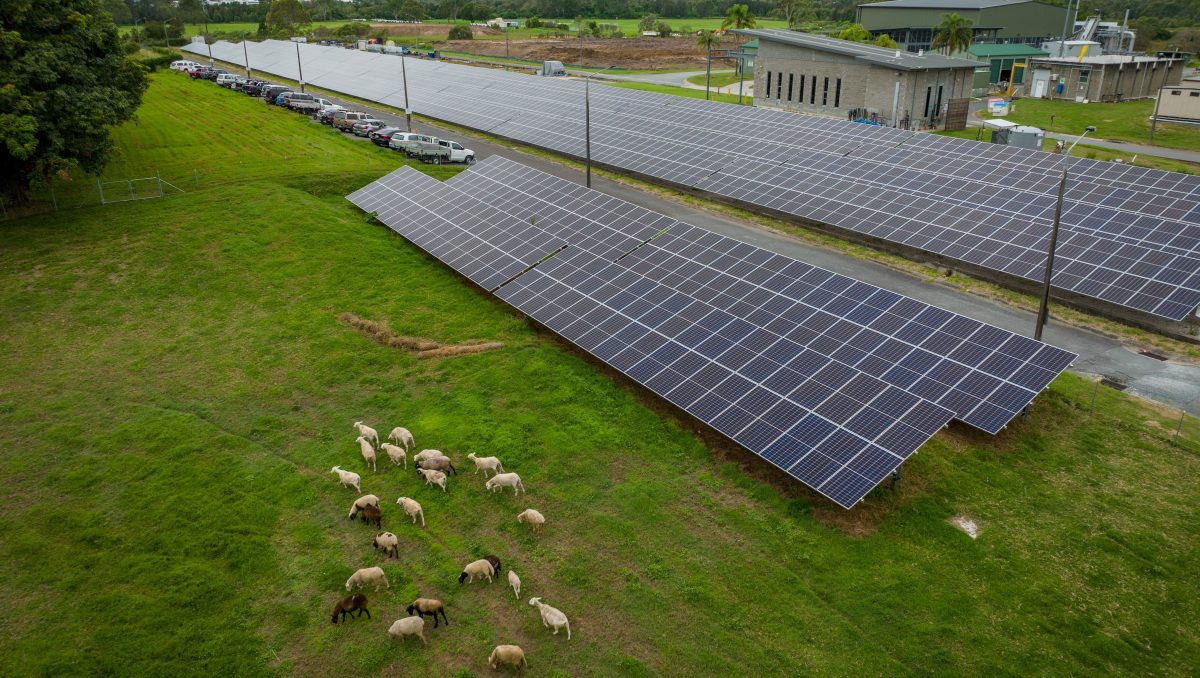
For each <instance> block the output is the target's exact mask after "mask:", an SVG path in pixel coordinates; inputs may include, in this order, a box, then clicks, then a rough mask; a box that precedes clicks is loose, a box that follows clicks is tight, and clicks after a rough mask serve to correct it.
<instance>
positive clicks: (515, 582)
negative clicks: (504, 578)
mask: <svg viewBox="0 0 1200 678" xmlns="http://www.w3.org/2000/svg"><path fill="white" fill-rule="evenodd" d="M508 585H509V586H511V587H512V590H513V595H514V596H516V597H517V600H520V599H521V578H520V577H518V576H517V573H516V572H513V571H512V570H509V571H508Z"/></svg>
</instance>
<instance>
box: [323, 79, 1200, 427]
mask: <svg viewBox="0 0 1200 678" xmlns="http://www.w3.org/2000/svg"><path fill="white" fill-rule="evenodd" d="M330 98H332V99H333V100H334V101H337V102H338V103H341V104H342V105H345V106H350V107H352V108H354V109H356V110H358V109H363V107H362V106H361V105H358V104H349V103H347V102H344V101H339V100H338V99H336V98H333V97H330ZM366 110H367V111H368V112H370V113H372V114H374V115H375V116H376V117H378V118H379V119H381V120H385V121H388V122H390V123H392V124H395V125H397V126H400V127H403V125H404V117H403V116H397V115H394V114H392V113H387V112H384V111H380V110H378V109H373V108H366ZM414 127H415V128H419V129H420V130H421V131H423V132H431V133H433V134H435V135H437V136H438V137H442V138H446V139H451V140H454V141H458V142H459V143H461V144H463V145H464V146H467V147H468V148H471V149H473V150H474V151H475V153H476V156H477V157H478V159H480V160H482V159H484V158H486V157H488V156H490V155H492V154H499V155H502V156H505V157H508V158H512V159H513V160H516V161H518V162H521V163H524V164H526V165H529V166H531V167H536V168H537V169H540V170H542V171H544V172H547V173H549V174H553V175H555V176H558V177H562V178H564V179H569V180H571V181H578V182H579V183H583V174H582V172H580V171H578V170H575V169H573V168H570V167H565V166H563V165H561V164H559V163H557V162H553V161H551V160H547V159H544V158H541V157H539V156H535V155H530V154H528V153H524V152H522V151H519V150H516V149H514V148H511V147H509V146H507V145H505V144H503V143H496V142H493V141H489V140H485V139H482V138H480V137H476V136H473V135H469V134H460V133H457V132H451V131H448V130H445V129H442V128H439V127H438V126H437V125H434V124H429V123H423V122H421V123H414ZM592 188H594V189H596V190H599V191H603V192H604V193H607V194H609V195H612V196H614V197H616V198H620V199H622V200H626V201H628V202H631V203H634V204H637V205H640V206H642V207H645V208H647V209H651V210H654V211H656V212H662V213H664V214H669V215H671V216H672V217H675V218H677V219H679V220H681V221H684V222H686V223H689V224H693V225H695V226H699V227H702V228H707V229H709V230H712V231H715V232H717V233H721V234H723V235H727V236H730V237H733V238H736V239H738V240H741V241H743V242H747V243H750V244H753V245H757V246H759V247H762V248H765V249H768V250H771V251H773V252H777V253H779V254H784V255H787V256H790V257H793V258H796V259H799V260H801V261H804V262H807V263H810V264H813V265H814V266H820V267H822V268H825V269H828V270H831V271H837V272H839V273H842V274H844V275H847V276H850V277H852V278H856V279H858V280H862V281H863V282H868V283H871V284H872V285H877V286H879V287H883V288H885V289H889V290H893V291H896V292H899V293H901V294H905V295H908V296H910V297H913V298H914V299H919V300H921V301H924V302H926V303H929V304H933V305H936V306H940V307H942V308H945V309H947V310H950V311H953V312H955V313H960V314H962V315H965V316H969V317H971V318H975V319H977V320H980V321H983V322H987V323H991V324H993V325H997V326H999V327H1003V328H1005V329H1008V330H1010V331H1013V332H1017V333H1019V334H1025V335H1032V332H1033V324H1034V315H1033V314H1032V313H1029V312H1026V311H1022V310H1017V309H1013V308H1011V307H1009V306H1006V305H1003V304H1000V303H998V302H995V301H992V300H989V299H985V298H982V297H978V296H975V295H972V294H967V293H963V292H960V291H959V290H957V289H954V288H951V287H949V286H946V285H942V284H939V283H938V282H936V281H928V280H924V279H919V278H915V277H913V276H911V275H909V274H907V273H905V272H902V271H897V270H895V269H892V268H889V267H887V266H884V265H883V264H879V263H875V262H871V261H866V260H862V259H858V258H856V257H853V256H850V255H848V254H844V253H842V252H840V251H837V250H831V249H826V248H823V247H819V246H817V245H813V244H810V243H807V242H804V241H801V240H799V239H798V238H795V237H792V236H789V235H787V234H784V233H781V232H778V231H774V230H770V229H766V228H763V227H761V226H759V225H757V224H754V223H751V222H747V221H742V220H739V219H734V218H732V217H729V216H726V215H724V214H720V213H717V212H712V211H708V210H705V209H702V208H699V207H696V206H694V205H690V204H684V203H680V202H676V201H675V200H673V199H671V198H668V197H665V196H662V195H658V194H656V193H651V192H649V191H645V190H642V189H640V188H637V187H634V186H629V185H627V184H623V183H620V182H616V181H610V180H608V179H605V178H602V177H599V176H593V177H592ZM1051 312H1052V313H1053V308H1052V309H1051ZM1043 338H1044V339H1045V340H1046V341H1047V342H1048V343H1051V344H1053V345H1055V346H1059V347H1061V348H1064V349H1067V350H1069V351H1073V352H1075V353H1078V354H1079V359H1078V360H1077V361H1076V363H1075V365H1074V367H1073V368H1072V371H1073V372H1076V373H1079V374H1083V375H1087V376H1093V377H1097V376H1107V377H1109V378H1111V379H1114V380H1116V381H1119V382H1122V383H1125V384H1128V385H1129V389H1128V392H1131V393H1134V394H1137V395H1139V396H1141V397H1144V398H1148V399H1150V400H1155V401H1158V402H1160V403H1163V404H1166V405H1170V406H1172V407H1177V408H1181V409H1186V410H1187V411H1188V412H1190V413H1192V414H1194V415H1197V416H1200V365H1192V364H1183V363H1174V362H1163V361H1159V360H1156V359H1154V358H1150V357H1147V356H1144V355H1141V354H1139V353H1138V352H1137V351H1136V350H1134V349H1131V348H1128V347H1125V346H1123V345H1122V344H1121V343H1120V342H1119V341H1117V340H1115V339H1112V338H1110V337H1107V336H1103V335H1101V334H1098V333H1095V332H1092V331H1089V330H1086V329H1081V328H1077V327H1072V326H1065V325H1059V324H1056V323H1054V322H1053V320H1051V323H1050V324H1049V325H1048V326H1047V327H1046V329H1045V332H1044V334H1043ZM1034 411H1035V416H1036V407H1035V410H1034Z"/></svg>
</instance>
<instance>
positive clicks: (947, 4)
mask: <svg viewBox="0 0 1200 678" xmlns="http://www.w3.org/2000/svg"><path fill="white" fill-rule="evenodd" d="M1027 2H1037V0H887V2H868V3H863V4H861V5H859V7H896V8H905V9H987V8H989V7H1004V6H1006V5H1021V4H1024V3H1027ZM1041 4H1046V3H1041Z"/></svg>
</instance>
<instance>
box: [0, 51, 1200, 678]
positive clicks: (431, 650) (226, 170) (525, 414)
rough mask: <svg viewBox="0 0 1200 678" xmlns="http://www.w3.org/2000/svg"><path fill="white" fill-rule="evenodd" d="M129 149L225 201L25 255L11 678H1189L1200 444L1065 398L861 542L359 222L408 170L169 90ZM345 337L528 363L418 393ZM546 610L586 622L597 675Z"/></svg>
mask: <svg viewBox="0 0 1200 678" xmlns="http://www.w3.org/2000/svg"><path fill="white" fill-rule="evenodd" d="M115 141H116V143H117V146H118V147H119V148H120V149H122V151H121V152H122V157H121V160H119V161H118V163H116V164H115V165H114V166H113V167H112V168H111V169H110V171H109V176H116V177H119V176H123V175H124V173H133V174H146V173H152V172H153V171H154V170H156V169H159V168H164V167H170V168H176V170H177V171H179V172H181V173H185V172H186V166H185V165H184V163H187V162H191V163H193V165H194V166H195V167H198V168H207V170H206V171H208V172H210V173H212V175H213V176H219V177H225V178H226V179H227V181H225V183H220V184H216V183H210V184H208V186H209V187H208V188H205V187H204V186H205V185H206V184H205V183H204V182H203V181H201V184H200V186H201V187H200V188H199V190H189V191H188V193H187V194H186V195H179V196H174V197H167V198H164V199H156V200H149V201H145V202H141V203H135V204H127V205H113V206H106V207H102V208H101V207H97V208H86V209H80V210H64V211H62V212H59V213H56V214H50V215H45V216H40V217H34V218H27V219H20V220H13V221H7V222H3V223H0V230H2V232H3V239H4V247H2V248H0V323H3V327H4V328H5V329H4V332H2V333H0V446H2V447H3V449H4V450H5V453H4V454H3V455H0V483H3V485H4V487H5V488H6V492H5V493H4V495H3V496H2V497H0V594H3V595H4V597H5V599H6V600H7V601H8V602H9V603H10V605H9V609H8V612H7V613H5V614H4V615H3V616H0V656H2V657H4V669H5V671H4V673H5V675H13V676H27V675H80V674H100V675H136V676H180V675H196V676H213V675H238V676H241V675H280V676H282V675H336V676H339V677H340V676H346V677H352V676H379V675H405V676H408V675H418V676H436V677H439V678H440V677H443V676H486V675H499V674H494V672H492V671H490V670H489V669H488V668H487V665H486V658H487V655H488V652H489V651H490V650H491V648H492V647H493V646H494V645H496V644H497V643H513V642H515V643H517V644H519V645H521V646H522V647H524V649H525V650H526V652H527V655H528V658H529V664H530V669H529V674H530V675H535V676H540V675H546V676H650V675H662V676H705V677H706V676H734V675H738V676H741V675H745V676H776V675H789V676H790V675H854V676H857V675H872V676H875V675H886V676H907V675H1022V676H1023V675H1138V676H1141V675H1171V676H1176V675H1177V676H1185V675H1191V674H1193V673H1194V672H1195V667H1196V666H1198V665H1200V627H1198V626H1197V624H1196V623H1195V610H1196V609H1197V607H1198V606H1200V590H1198V589H1197V587H1196V586H1195V573H1196V572H1197V570H1198V569H1200V551H1198V549H1197V544H1198V543H1200V521H1198V520H1197V506H1198V504H1200V490H1198V489H1197V486H1196V482H1195V479H1196V478H1197V477H1198V476H1200V449H1197V448H1196V447H1195V445H1194V443H1192V442H1189V441H1196V440H1198V439H1200V423H1198V422H1197V421H1196V420H1194V419H1191V418H1189V419H1187V420H1186V422H1185V425H1184V433H1185V439H1184V444H1183V445H1181V446H1174V445H1172V443H1171V434H1172V432H1173V431H1174V428H1175V425H1176V423H1177V421H1178V414H1177V413H1174V412H1171V411H1165V410H1160V409H1158V408H1154V407H1148V406H1146V405H1144V404H1142V403H1140V402H1139V401H1136V400H1134V399H1132V398H1130V397H1128V396H1126V395H1124V394H1121V393H1119V392H1116V391H1113V390H1110V389H1108V388H1100V389H1099V390H1098V391H1097V390H1095V387H1094V385H1093V384H1092V383H1091V382H1089V381H1086V380H1084V379H1082V378H1080V377H1077V376H1073V375H1070V374H1068V375H1065V376H1063V377H1062V378H1060V379H1058V380H1057V381H1055V383H1054V384H1053V385H1052V386H1051V387H1050V389H1048V390H1047V391H1046V392H1045V393H1043V394H1042V395H1041V396H1039V398H1038V399H1037V401H1035V403H1034V405H1033V409H1032V416H1031V417H1030V418H1029V419H1028V420H1021V419H1018V420H1016V421H1014V422H1013V424H1012V425H1011V426H1010V427H1009V428H1007V429H1006V430H1005V431H1004V432H1003V433H1002V434H1001V435H999V436H997V437H994V438H993V437H991V436H986V435H982V434H979V433H976V432H974V431H971V430H967V429H966V428H964V427H961V426H951V427H950V428H949V429H947V430H946V431H944V432H942V433H940V434H939V435H938V436H936V437H935V438H934V439H933V440H932V441H930V442H929V443H928V444H926V445H925V446H924V447H923V448H922V450H921V453H920V454H918V455H917V456H915V457H914V458H913V459H912V460H910V461H909V462H908V463H907V464H906V465H905V468H904V478H903V481H902V483H901V484H900V486H899V488H898V489H891V488H889V487H886V486H885V487H880V488H878V489H876V490H875V491H874V492H872V493H871V495H870V496H869V497H868V498H867V500H866V501H865V503H864V504H862V505H861V506H859V507H858V508H856V509H855V510H854V511H851V512H844V511H842V510H841V509H837V508H835V507H832V506H831V505H830V504H829V503H828V502H827V501H825V500H822V499H820V498H818V497H816V496H814V495H813V494H812V493H810V492H808V491H806V490H804V489H803V488H801V487H800V486H798V485H797V484H795V483H791V482H780V481H778V479H777V478H775V477H774V476H771V475H770V474H767V473H764V472H763V470H762V466H763V465H762V464H761V463H760V462H756V461H751V460H748V458H747V455H745V454H744V453H739V452H738V451H737V450H735V449H732V448H731V447H730V446H728V445H727V444H726V443H724V442H722V441H721V440H719V439H717V438H716V437H713V436H710V435H708V434H703V433H702V432H701V434H697V433H696V432H693V430H692V429H691V428H690V426H689V425H687V424H686V423H685V422H682V421H680V420H679V419H677V418H676V417H675V416H674V415H672V414H671V412H670V411H668V408H666V407H664V406H663V405H662V404H661V403H660V402H658V401H657V400H655V399H653V398H651V397H649V396H647V395H645V394H644V393H643V392H642V391H640V390H639V389H637V388H635V387H633V386H631V385H629V384H628V383H627V382H625V380H623V379H621V378H617V377H614V376H613V375H612V374H610V373H606V372H604V371H602V370H600V369H598V368H597V367H596V366H595V365H594V364H593V363H592V362H590V361H589V360H586V359H585V358H584V357H583V356H581V355H579V354H578V353H577V352H575V351H572V350H569V349H568V348H567V347H566V345H565V344H564V343H563V342H561V341H559V340H557V339H555V338H554V337H553V336H551V335H550V334H548V333H546V332H544V331H540V330H538V329H536V328H535V327H533V326H532V325H531V324H530V323H529V322H527V321H526V320H525V319H524V318H523V317H522V316H520V315H519V314H517V313H515V312H513V311H512V310H510V309H509V308H508V307H507V306H505V305H504V304H502V303H498V302H497V301H495V300H494V299H492V298H491V297H489V296H488V295H486V294H484V293H482V292H480V291H478V290H476V289H475V288H473V287H472V286H471V285H470V284H469V283H467V282H466V281H464V280H463V279H462V278H461V277H459V276H458V275H456V274H455V273H453V272H451V271H450V270H449V269H448V268H447V267H445V266H444V265H442V264H441V263H439V262H437V261H435V260H434V259H432V258H431V257H429V256H427V255H425V254H424V253H422V252H421V251H420V250H418V249H417V248H416V247H414V246H412V245H410V244H409V243H407V242H406V241H405V240H403V239H402V238H400V237H398V236H396V235H394V234H393V233H391V232H390V231H389V230H388V229H386V228H384V227H382V226H380V225H379V224H377V223H374V222H372V221H371V220H370V219H369V218H367V217H366V216H365V215H364V214H362V212H361V211H359V210H358V209H356V208H354V207H353V206H352V205H350V204H349V203H348V202H347V201H346V200H345V199H344V197H343V196H344V195H345V193H347V192H349V191H350V190H353V189H355V188H358V187H360V186H362V185H363V184H365V183H367V182H368V181H370V180H372V179H374V178H376V177H378V176H379V175H380V174H382V173H383V172H384V171H386V170H387V169H390V168H391V167H394V166H396V165H397V164H398V163H400V162H401V160H400V159H399V156H398V155H397V154H395V153H389V152H387V151H383V150H379V149H374V148H372V147H370V146H369V145H368V144H366V143H361V142H353V141H350V140H348V139H345V138H342V136H341V135H339V134H337V133H334V132H331V131H329V130H328V129H325V128H322V127H319V126H316V125H313V124H312V123H309V122H307V121H306V120H305V119H304V118H303V117H300V116H296V115H293V114H290V113H287V112H285V111H282V110H279V109H272V108H268V107H267V106H265V105H264V104H262V102H260V101H256V100H253V99H249V98H247V97H244V96H243V95H240V94H237V93H234V92H229V91H226V90H222V89H219V88H217V87H216V86H214V85H212V84H211V83H207V82H200V81H190V80H187V79H186V78H184V77H181V76H178V75H176V74H172V73H159V74H156V75H154V76H152V84H151V88H150V91H149V92H148V94H147V96H146V100H145V103H144V105H143V107H142V109H141V111H140V112H139V116H138V119H137V120H135V121H132V122H130V123H128V124H125V125H123V126H121V127H120V128H119V129H118V130H117V131H116V133H115ZM292 153H295V154H296V155H294V156H293V155H291V154H292ZM254 155H258V156H262V157H263V162H262V164H261V165H260V166H256V169H255V171H254V174H253V176H249V177H247V178H245V179H243V180H238V179H237V177H238V176H239V175H238V173H239V171H241V169H242V167H241V163H243V162H245V161H246V158H247V157H248V156H254ZM297 158H303V159H304V160H302V161H300V162H301V163H302V169H303V171H297V165H296V164H295V163H296V162H297V160H296V159H297ZM285 160H287V161H286V162H285ZM326 162H327V163H328V166H329V167H331V168H333V171H322V170H321V166H322V165H323V164H324V163H326ZM304 163H308V164H304ZM422 169H424V170H427V171H432V172H433V173H434V174H435V175H436V176H438V177H443V178H444V177H446V176H449V174H450V173H453V172H454V171H457V170H456V169H454V168H431V167H422ZM343 311H352V312H354V313H356V314H358V315H360V316H363V317H367V318H371V319H375V320H380V321H386V322H388V323H389V324H390V325H391V327H392V328H393V329H394V330H395V331H396V332H397V333H400V334H406V335H412V336H421V337H429V338H432V339H436V340H440V341H445V342H460V341H467V340H478V339H487V340H494V341H500V342H502V343H504V348H502V349H500V350H497V351H491V352H487V353H481V354H477V355H472V356H463V357H458V358H452V359H441V360H423V359H419V358H417V357H415V356H413V355H412V354H411V353H408V352H406V351H403V350H399V349H394V348H388V347H383V346H380V345H378V344H376V343H374V342H372V341H370V340H368V339H366V338H365V337H363V336H361V335H360V334H358V333H357V332H355V331H352V330H350V329H348V328H346V327H345V326H344V325H342V324H340V323H339V322H338V321H337V319H336V315H337V314H338V313H341V312H343ZM1093 397H1095V411H1094V413H1093V412H1092V411H1091V410H1092V403H1093ZM359 419H364V420H366V421H368V422H370V423H373V424H375V425H377V426H378V427H379V428H381V429H382V430H383V431H385V432H386V431H387V430H388V428H389V427H391V426H395V425H400V424H402V425H405V426H408V427H409V428H411V429H412V430H413V432H414V433H415V435H416V442H417V446H418V448H424V447H437V448H439V449H442V450H443V451H446V452H448V453H449V454H451V455H452V456H454V457H455V459H456V462H458V463H459V464H460V465H459V469H460V475H457V476H452V477H451V478H450V481H449V491H448V492H446V493H442V492H440V491H437V490H434V489H431V488H429V487H426V486H424V485H422V484H421V483H419V482H418V480H417V478H416V476H415V474H414V473H413V471H412V469H411V467H410V468H409V469H408V470H401V469H395V468H385V466H387V463H386V462H385V463H383V464H381V465H380V470H379V472H378V473H371V472H370V471H369V470H367V469H365V468H364V465H363V462H362V460H361V458H360V457H359V452H358V448H357V446H356V445H355V443H354V435H353V431H352V429H351V426H350V425H351V423H352V422H353V421H356V420H359ZM468 452H478V453H487V454H496V455H497V456H499V457H501V458H502V459H503V461H504V463H505V467H506V468H507V469H508V470H512V471H517V472H519V473H520V474H521V475H522V477H523V478H524V481H525V484H526V486H527V488H528V495H522V496H521V497H520V498H516V497H514V496H513V495H512V494H506V495H503V496H502V495H499V494H488V493H486V492H484V490H483V480H482V478H481V477H479V476H475V475H473V474H472V473H471V470H470V469H469V467H468V462H467V461H466V460H465V455H466V453H468ZM334 464H340V465H342V466H344V467H346V468H349V469H352V470H355V471H357V472H360V473H362V474H363V490H364V492H374V493H376V494H378V495H379V496H381V497H382V499H383V510H384V515H385V517H384V520H385V523H384V527H385V529H388V530H391V531H393V532H395V533H396V534H397V535H398V536H399V538H400V541H401V545H400V558H399V559H398V560H392V561H386V560H384V559H383V558H382V557H381V556H380V555H379V554H377V553H375V552H373V550H372V549H371V547H370V539H371V535H372V534H373V530H372V528H369V527H365V526H363V525H362V524H360V523H350V522H349V521H348V520H347V519H346V514H345V512H346V511H347V508H348V506H349V504H350V502H351V501H352V499H353V498H354V497H355V496H357V493H355V492H353V491H351V490H346V489H344V488H341V487H338V486H337V484H336V483H335V481H334V479H333V475H332V474H331V473H330V472H329V469H330V467H331V466H333V465H334ZM401 494H405V495H408V496H411V497H414V498H416V499H418V500H419V501H420V502H422V504H423V505H424V508H425V514H426V519H427V523H428V526H427V527H426V528H424V529H422V528H420V527H419V526H413V525H412V524H411V523H410V522H409V521H408V519H407V518H406V517H404V516H403V515H402V514H400V512H399V509H398V507H397V506H396V505H395V503H394V502H395V500H396V498H397V497H398V496H399V495H401ZM528 506H534V507H536V508H538V509H539V510H541V511H542V512H543V513H545V514H546V516H547V517H548V520H549V522H548V523H547V526H546V530H545V532H544V534H542V535H541V536H540V537H534V536H532V535H531V534H530V533H529V531H528V530H527V529H526V528H525V526H523V525H519V524H517V522H516V520H515V516H516V514H517V512H518V511H521V510H522V509H524V508H526V507H528ZM955 515H964V516H967V517H969V518H971V519H973V520H974V521H976V522H977V523H978V525H979V529H980V534H979V538H978V539H977V540H972V539H970V538H969V537H967V536H966V535H965V534H963V533H961V532H959V531H958V530H957V529H955V528H954V527H953V526H951V525H950V523H949V522H948V519H949V518H950V517H951V516H955ZM488 553H495V554H497V555H499V556H500V557H501V559H502V560H503V562H504V567H505V569H506V570H507V569H510V568H515V569H516V570H517V571H518V572H519V573H520V575H521V578H522V579H523V581H524V589H523V591H522V599H523V600H516V599H514V597H513V596H512V592H511V591H509V590H508V589H507V587H506V586H505V584H504V583H495V584H486V583H482V584H481V583H476V584H471V585H459V584H458V583H457V581H456V578H457V575H458V572H459V570H460V568H461V566H462V565H463V564H464V563H465V562H467V561H469V560H472V559H475V558H477V557H480V556H482V555H484V554H488ZM373 565H382V566H383V567H384V568H385V569H386V571H387V573H388V577H389V579H390V581H391V589H390V590H385V591H381V592H379V593H375V592H374V591H368V592H367V595H368V597H369V598H370V600H371V605H370V608H371V612H372V614H373V618H372V619H369V620H368V619H366V618H365V617H364V618H363V619H361V620H354V621H352V622H350V623H347V624H345V625H341V624H339V625H337V626H334V625H331V624H330V623H329V612H330V608H331V606H332V603H333V602H334V601H335V600H337V599H339V598H340V597H341V596H343V595H345V592H344V590H343V588H342V586H343V582H344V581H345V579H346V577H347V576H349V574H350V573H351V572H352V571H353V570H354V569H356V568H359V567H365V566H373ZM418 594H421V595H426V596H431V597H438V598H441V599H443V600H444V601H445V602H446V604H447V606H448V616H449V619H450V622H451V624H450V626H449V627H443V628H439V629H436V630H434V629H432V628H431V626H432V625H427V629H426V633H427V635H428V637H429V646H428V647H422V646H421V645H420V644H419V643H417V642H416V641H412V640H410V641H408V642H404V643H401V642H395V641H392V640H390V639H389V638H388V637H387V635H386V629H387V627H388V626H389V625H390V624H391V622H392V621H393V620H395V619H398V618H400V617H402V616H404V614H405V612H404V606H405V605H406V604H408V603H409V602H410V601H411V600H412V599H413V598H415V597H416V596H417V595H418ZM531 596H544V597H545V598H546V602H548V603H550V604H552V605H555V606H556V607H560V608H561V609H563V610H564V611H565V612H566V613H567V614H568V615H569V616H570V620H571V627H572V632H573V638H572V639H571V640H569V641H568V640H566V638H565V637H564V636H563V635H559V636H557V637H556V636H552V635H550V632H549V631H547V630H546V629H544V628H543V627H542V624H541V622H540V620H539V618H538V616H537V613H536V611H534V610H533V609H532V608H530V607H529V605H528V604H526V602H525V601H526V600H527V599H528V598H529V597H531Z"/></svg>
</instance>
